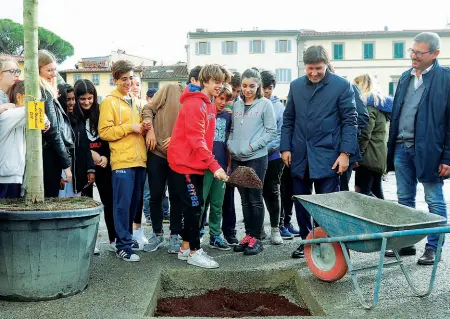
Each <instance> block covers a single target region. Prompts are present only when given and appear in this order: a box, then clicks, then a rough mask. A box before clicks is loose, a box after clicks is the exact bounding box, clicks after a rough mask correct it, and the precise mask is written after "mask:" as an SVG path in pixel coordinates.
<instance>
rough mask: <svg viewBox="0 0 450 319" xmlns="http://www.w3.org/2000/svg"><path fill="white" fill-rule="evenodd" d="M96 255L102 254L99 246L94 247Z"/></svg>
mask: <svg viewBox="0 0 450 319" xmlns="http://www.w3.org/2000/svg"><path fill="white" fill-rule="evenodd" d="M94 255H100V249H98V248H97V246H95V248H94Z"/></svg>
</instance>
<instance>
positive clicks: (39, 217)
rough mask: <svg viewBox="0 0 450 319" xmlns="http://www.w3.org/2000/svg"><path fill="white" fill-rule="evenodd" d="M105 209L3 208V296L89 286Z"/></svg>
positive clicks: (32, 296) (38, 296)
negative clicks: (100, 220) (35, 209)
mask: <svg viewBox="0 0 450 319" xmlns="http://www.w3.org/2000/svg"><path fill="white" fill-rule="evenodd" d="M102 210H103V206H102V205H99V206H98V207H94V208H87V209H79V210H69V211H36V212H33V211H26V212H24V211H14V212H13V211H0V298H1V299H6V300H14V301H37V300H49V299H56V298H61V297H67V296H70V295H74V294H76V293H78V292H80V291H82V290H83V289H85V288H86V286H87V284H88V281H89V273H90V267H91V264H92V257H93V255H94V248H95V242H96V239H97V231H98V223H99V215H100V212H101V211H102Z"/></svg>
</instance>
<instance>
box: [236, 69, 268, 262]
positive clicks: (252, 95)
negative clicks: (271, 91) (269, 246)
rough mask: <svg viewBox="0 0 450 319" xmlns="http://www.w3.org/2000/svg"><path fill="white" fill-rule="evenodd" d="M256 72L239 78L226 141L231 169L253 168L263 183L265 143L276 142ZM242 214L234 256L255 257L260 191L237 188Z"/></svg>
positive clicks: (258, 240)
mask: <svg viewBox="0 0 450 319" xmlns="http://www.w3.org/2000/svg"><path fill="white" fill-rule="evenodd" d="M262 90H263V88H262V83H261V75H260V73H259V71H258V69H255V68H253V69H247V70H246V71H245V72H244V73H243V74H242V81H241V100H238V101H236V102H235V103H234V105H233V123H232V125H231V134H230V138H229V139H228V149H229V151H230V153H231V158H232V161H231V163H232V168H233V170H235V169H236V168H237V167H238V166H246V167H250V168H253V169H254V170H255V172H256V174H257V175H258V177H259V178H260V179H261V181H264V177H265V175H266V170H267V165H268V149H267V145H268V144H269V142H271V141H272V140H274V139H275V138H276V134H277V124H276V119H275V113H274V110H273V105H272V103H271V102H270V101H269V100H268V99H266V98H265V97H264V96H263V91H262ZM238 190H239V193H240V194H241V201H242V212H243V214H244V223H245V233H246V235H245V237H244V238H243V239H242V240H241V241H240V242H239V244H238V245H237V246H235V247H234V251H236V252H244V254H245V255H256V254H258V253H260V252H261V251H262V250H263V246H262V243H261V232H262V229H263V223H264V200H263V196H262V190H260V189H249V188H243V187H238Z"/></svg>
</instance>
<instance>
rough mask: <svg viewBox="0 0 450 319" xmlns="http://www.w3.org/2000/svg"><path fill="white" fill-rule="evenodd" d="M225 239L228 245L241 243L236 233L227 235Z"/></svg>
mask: <svg viewBox="0 0 450 319" xmlns="http://www.w3.org/2000/svg"><path fill="white" fill-rule="evenodd" d="M225 241H226V242H227V244H228V246H237V245H238V244H239V240H237V238H236V236H235V235H231V236H225Z"/></svg>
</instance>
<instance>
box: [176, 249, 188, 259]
mask: <svg viewBox="0 0 450 319" xmlns="http://www.w3.org/2000/svg"><path fill="white" fill-rule="evenodd" d="M190 252H191V250H190V249H186V250H183V249H181V248H180V250H178V259H179V260H188V256H189V253H190Z"/></svg>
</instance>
